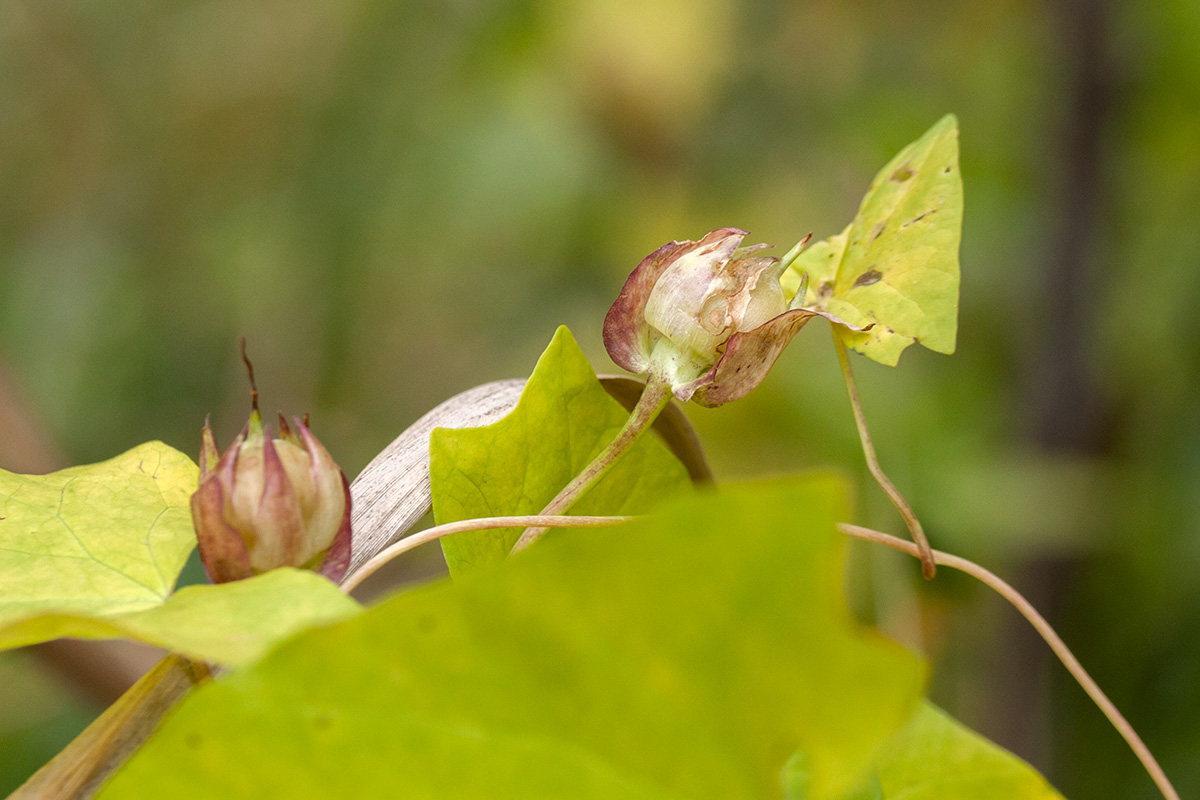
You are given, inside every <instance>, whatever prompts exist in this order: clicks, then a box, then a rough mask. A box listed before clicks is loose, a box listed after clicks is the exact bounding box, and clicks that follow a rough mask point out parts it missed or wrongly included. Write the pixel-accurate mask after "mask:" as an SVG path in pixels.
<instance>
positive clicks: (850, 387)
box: [830, 325, 937, 580]
mask: <svg viewBox="0 0 1200 800" xmlns="http://www.w3.org/2000/svg"><path fill="white" fill-rule="evenodd" d="M830 330H831V331H832V333H833V346H834V349H836V350H837V357H838V364H839V365H841V368H842V379H843V380H844V381H845V382H846V394H848V395H849V396H850V408H851V409H853V410H854V425H855V427H857V428H858V438H859V441H861V442H862V451H863V457H864V458H866V460H867V469H868V470H870V472H871V477H872V478H874V479H875V483H877V484H879V488H880V489H883V492H884V494H886V495H887V496H888V499H889V500H891V501H892V505H894V506H895V507H896V510H897V511H899V512H900V516H901V517H903V518H904V524H905V525H906V526H907V527H908V532H909V533H910V534H911V535H912V539H913V542H915V543H916V545H917V551H918V554H919V556H918V557H919V558H920V559H921V572H922V574H924V575H925V578H926V579H927V580H928V579H931V578H933V576H934V575H935V574H936V573H937V566H936V565H937V561H936V560H935V559H934V557H933V550H932V548H930V546H929V539H927V538H926V536H925V529H924V528H922V527H921V520H919V519H917V514H916V512H914V511H913V509H912V506H910V505H909V504H908V501H907V500H905V499H904V495H902V494H900V490H899V489H897V488H896V485H895V484H894V483H892V482H891V480H889V479H888V476H887V475H885V474H883V468H882V467H880V466H879V457H878V456H876V455H875V444H874V442H872V441H871V432H870V431H869V430H867V417H866V415H865V414H864V413H863V407H862V400H861V398H859V396H858V383H857V382H856V381H855V380H854V370H853V369H851V367H850V355H849V354H848V353H847V352H846V344H845V342H843V341H842V337H841V336H839V335H838V331H837V327H836V326H834V325H830Z"/></svg>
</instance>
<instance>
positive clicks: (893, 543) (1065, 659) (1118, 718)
mask: <svg viewBox="0 0 1200 800" xmlns="http://www.w3.org/2000/svg"><path fill="white" fill-rule="evenodd" d="M838 530H840V531H841V532H842V533H844V534H846V535H847V536H852V537H854V538H855V539H862V540H863V541H866V542H874V543H875V544H881V545H883V546H884V547H890V548H892V549H893V550H899V551H900V552H902V553H908V554H909V555H910V556H913V557H914V558H922V554H921V552H920V549H919V548H918V547H917V545H916V544H914V543H912V542H906V541H905V540H903V539H900V538H898V537H896V536H892V535H890V534H887V533H882V532H880V531H876V530H872V529H870V528H863V527H860V526H858V525H849V524H846V523H842V524H839V525H838ZM931 555H932V557H933V558H934V560H935V561H936V562H937V563H938V564H941V565H942V566H944V567H950V568H951V569H956V570H959V571H960V572H965V573H966V574H968V575H970V576H971V577H972V578H975V579H976V580H978V581H980V582H982V583H984V584H986V585H987V587H988V588H989V589H991V590H993V591H994V592H996V593H997V594H999V595H1000V596H1001V597H1003V598H1004V599H1005V600H1007V601H1008V602H1009V603H1011V604H1012V605H1013V607H1015V608H1016V609H1017V611H1019V612H1020V613H1021V616H1023V617H1025V619H1026V620H1028V621H1029V624H1030V625H1032V626H1033V627H1034V629H1035V630H1037V632H1038V634H1040V635H1041V637H1042V638H1043V639H1044V640H1045V641H1046V644H1048V645H1049V646H1050V649H1051V650H1053V651H1054V655H1056V656H1058V660H1059V661H1061V662H1062V664H1063V666H1064V667H1066V668H1067V671H1068V672H1070V673H1071V677H1073V678H1074V679H1075V680H1076V682H1078V683H1079V685H1080V686H1081V687H1083V690H1084V691H1085V692H1087V695H1088V697H1090V698H1091V699H1092V702H1094V703H1095V704H1096V705H1097V706H1098V707H1099V708H1100V710H1101V711H1102V712H1103V713H1104V716H1106V717H1108V721H1109V722H1111V723H1112V726H1113V727H1114V728H1116V729H1117V732H1118V733H1120V734H1121V737H1122V738H1123V739H1124V740H1125V742H1126V743H1127V744H1128V745H1129V747H1130V749H1131V750H1133V752H1134V755H1136V756H1137V757H1138V760H1139V761H1141V762H1142V766H1143V767H1145V768H1146V772H1148V773H1149V774H1150V778H1151V780H1153V781H1154V784H1155V786H1157V787H1158V790H1159V791H1160V792H1162V796H1163V797H1164V798H1166V799H1167V800H1179V794H1178V793H1177V792H1176V791H1175V787H1174V786H1172V785H1171V781H1170V780H1168V779H1167V776H1166V773H1164V772H1163V770H1162V767H1160V766H1159V765H1158V761H1157V760H1155V758H1154V755H1153V754H1152V753H1151V752H1150V749H1149V748H1148V747H1146V744H1145V742H1143V741H1142V738H1141V737H1140V736H1138V735H1137V731H1135V730H1134V729H1133V726H1132V725H1130V724H1129V722H1128V721H1127V720H1126V719H1125V717H1124V716H1122V715H1121V712H1120V711H1118V710H1117V707H1116V706H1115V705H1113V703H1112V701H1111V700H1109V699H1108V695H1106V694H1104V692H1103V691H1102V690H1101V689H1100V687H1099V686H1098V685H1097V684H1096V681H1094V680H1092V676H1091V675H1089V674H1088V672H1087V670H1085V669H1084V668H1083V665H1082V664H1080V663H1079V659H1077V658H1076V657H1075V654H1074V653H1072V652H1071V650H1070V648H1068V647H1067V645H1066V643H1065V642H1064V641H1063V640H1062V638H1061V637H1060V636H1059V635H1058V634H1057V633H1056V632H1055V631H1054V628H1052V627H1050V623H1049V622H1047V621H1046V618H1045V617H1043V616H1042V615H1041V614H1039V613H1038V610H1037V609H1036V608H1034V607H1033V604H1032V603H1030V602H1029V601H1028V600H1026V599H1025V597H1024V596H1023V595H1022V594H1021V593H1020V592H1018V591H1017V590H1016V589H1014V588H1013V587H1012V586H1011V585H1009V584H1008V583H1007V582H1006V581H1005V580H1004V579H1003V578H1001V577H1000V576H999V575H996V574H995V573H994V572H992V571H991V570H988V569H986V568H984V567H981V566H979V565H978V564H976V563H975V562H974V561H968V560H967V559H965V558H961V557H959V556H955V555H951V554H950V553H943V552H942V551H940V550H934V551H932V554H931Z"/></svg>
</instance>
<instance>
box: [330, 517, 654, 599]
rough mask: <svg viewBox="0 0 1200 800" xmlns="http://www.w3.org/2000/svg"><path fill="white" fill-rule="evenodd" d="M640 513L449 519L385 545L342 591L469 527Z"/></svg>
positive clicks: (566, 522) (555, 523)
mask: <svg viewBox="0 0 1200 800" xmlns="http://www.w3.org/2000/svg"><path fill="white" fill-rule="evenodd" d="M635 519H637V517H564V516H521V517H479V518H477V519H464V520H461V521H459V522H447V523H445V524H444V525H435V526H434V527H432V528H426V529H425V530H423V531H418V532H417V533H414V534H413V535H411V536H405V537H404V538H403V539H401V540H400V541H398V542H396V543H395V544H392V545H390V546H388V547H385V548H383V549H382V550H380V551H379V552H378V553H376V554H375V555H374V556H372V557H371V559H370V560H369V561H367V562H366V563H364V564H363V565H362V566H361V567H359V568H358V569H356V570H354V572H352V573H350V574H349V575H347V576H346V578H345V579H344V580H343V581H342V584H341V587H342V591H343V592H345V593H346V594H350V593H351V592H352V591H354V590H355V589H356V588H358V585H359V584H361V583H362V582H363V581H365V580H366V579H367V578H369V577H371V575H373V574H374V573H375V571H376V570H378V569H379V568H380V567H382V566H383V565H384V564H386V563H388V562H389V561H391V560H392V559H393V558H396V557H397V556H400V555H403V554H404V553H407V552H408V551H409V550H412V549H413V548H414V547H419V546H421V545H423V544H425V543H427V542H432V541H435V540H437V539H440V538H442V537H443V536H450V535H451V534H454V533H466V532H467V531H482V530H488V529H494V528H515V527H517V526H529V525H541V526H542V527H544V528H601V527H604V526H606V525H620V524H621V523H623V522H631V521H633V520H635Z"/></svg>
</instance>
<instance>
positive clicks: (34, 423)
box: [0, 361, 162, 709]
mask: <svg viewBox="0 0 1200 800" xmlns="http://www.w3.org/2000/svg"><path fill="white" fill-rule="evenodd" d="M64 466H66V459H65V458H64V457H63V456H62V454H61V453H60V452H59V450H58V448H57V447H55V446H54V444H53V443H52V442H51V440H50V437H49V436H47V435H46V433H45V431H44V429H43V428H42V426H41V424H40V423H39V420H38V415H37V414H36V413H35V412H34V411H33V409H31V408H30V407H29V405H28V404H27V403H25V402H24V399H23V398H22V396H21V392H20V391H19V389H18V387H17V385H16V382H15V381H14V380H13V379H12V377H11V375H10V374H9V371H8V370H7V369H6V368H5V365H4V363H3V362H2V361H0V468H3V469H6V470H8V471H10V472H22V473H28V474H43V473H47V472H53V471H54V470H56V469H61V468H62V467H64ZM30 652H32V653H33V654H34V655H35V656H36V657H37V658H38V659H39V660H40V661H41V662H42V663H43V664H45V665H46V666H47V667H48V668H49V669H50V670H51V671H52V672H54V673H55V674H56V675H58V676H59V677H60V678H62V679H63V680H64V681H65V683H66V684H67V685H68V686H69V687H70V688H71V690H72V691H73V692H74V693H75V694H76V695H78V696H79V697H80V699H82V700H84V701H86V702H88V703H89V704H91V705H92V706H94V707H95V708H97V709H101V708H104V707H105V706H107V705H109V704H110V703H112V702H113V701H114V700H116V699H117V698H118V697H120V696H121V695H122V694H123V693H124V692H125V690H126V689H128V688H129V687H130V686H132V685H133V684H134V682H135V681H137V679H138V678H140V677H141V676H142V675H143V674H145V672H146V671H147V670H148V669H150V668H151V667H152V666H154V663H155V662H156V661H158V660H159V658H161V657H162V651H161V650H159V649H157V648H152V647H148V646H146V645H139V644H135V643H132V642H121V641H112V642H81V641H76V640H73V639H59V640H57V641H53V642H47V643H45V644H41V645H37V646H35V647H32V648H30Z"/></svg>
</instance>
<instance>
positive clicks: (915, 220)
mask: <svg viewBox="0 0 1200 800" xmlns="http://www.w3.org/2000/svg"><path fill="white" fill-rule="evenodd" d="M936 211H937V209H936V208H931V209H929V210H928V211H926V212H925V213H924V214H918V215H917V216H915V217H913V218H912V219H910V220H909V221H908V222H906V223H904V224H903V225H901V226H900V227H901V229H903V228H907V227H908V226H909V225H916V224H917V223H918V222H920V221H921V220H923V219H925V218H926V217H928V216H929V215H931V214H933V213H934V212H936Z"/></svg>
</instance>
